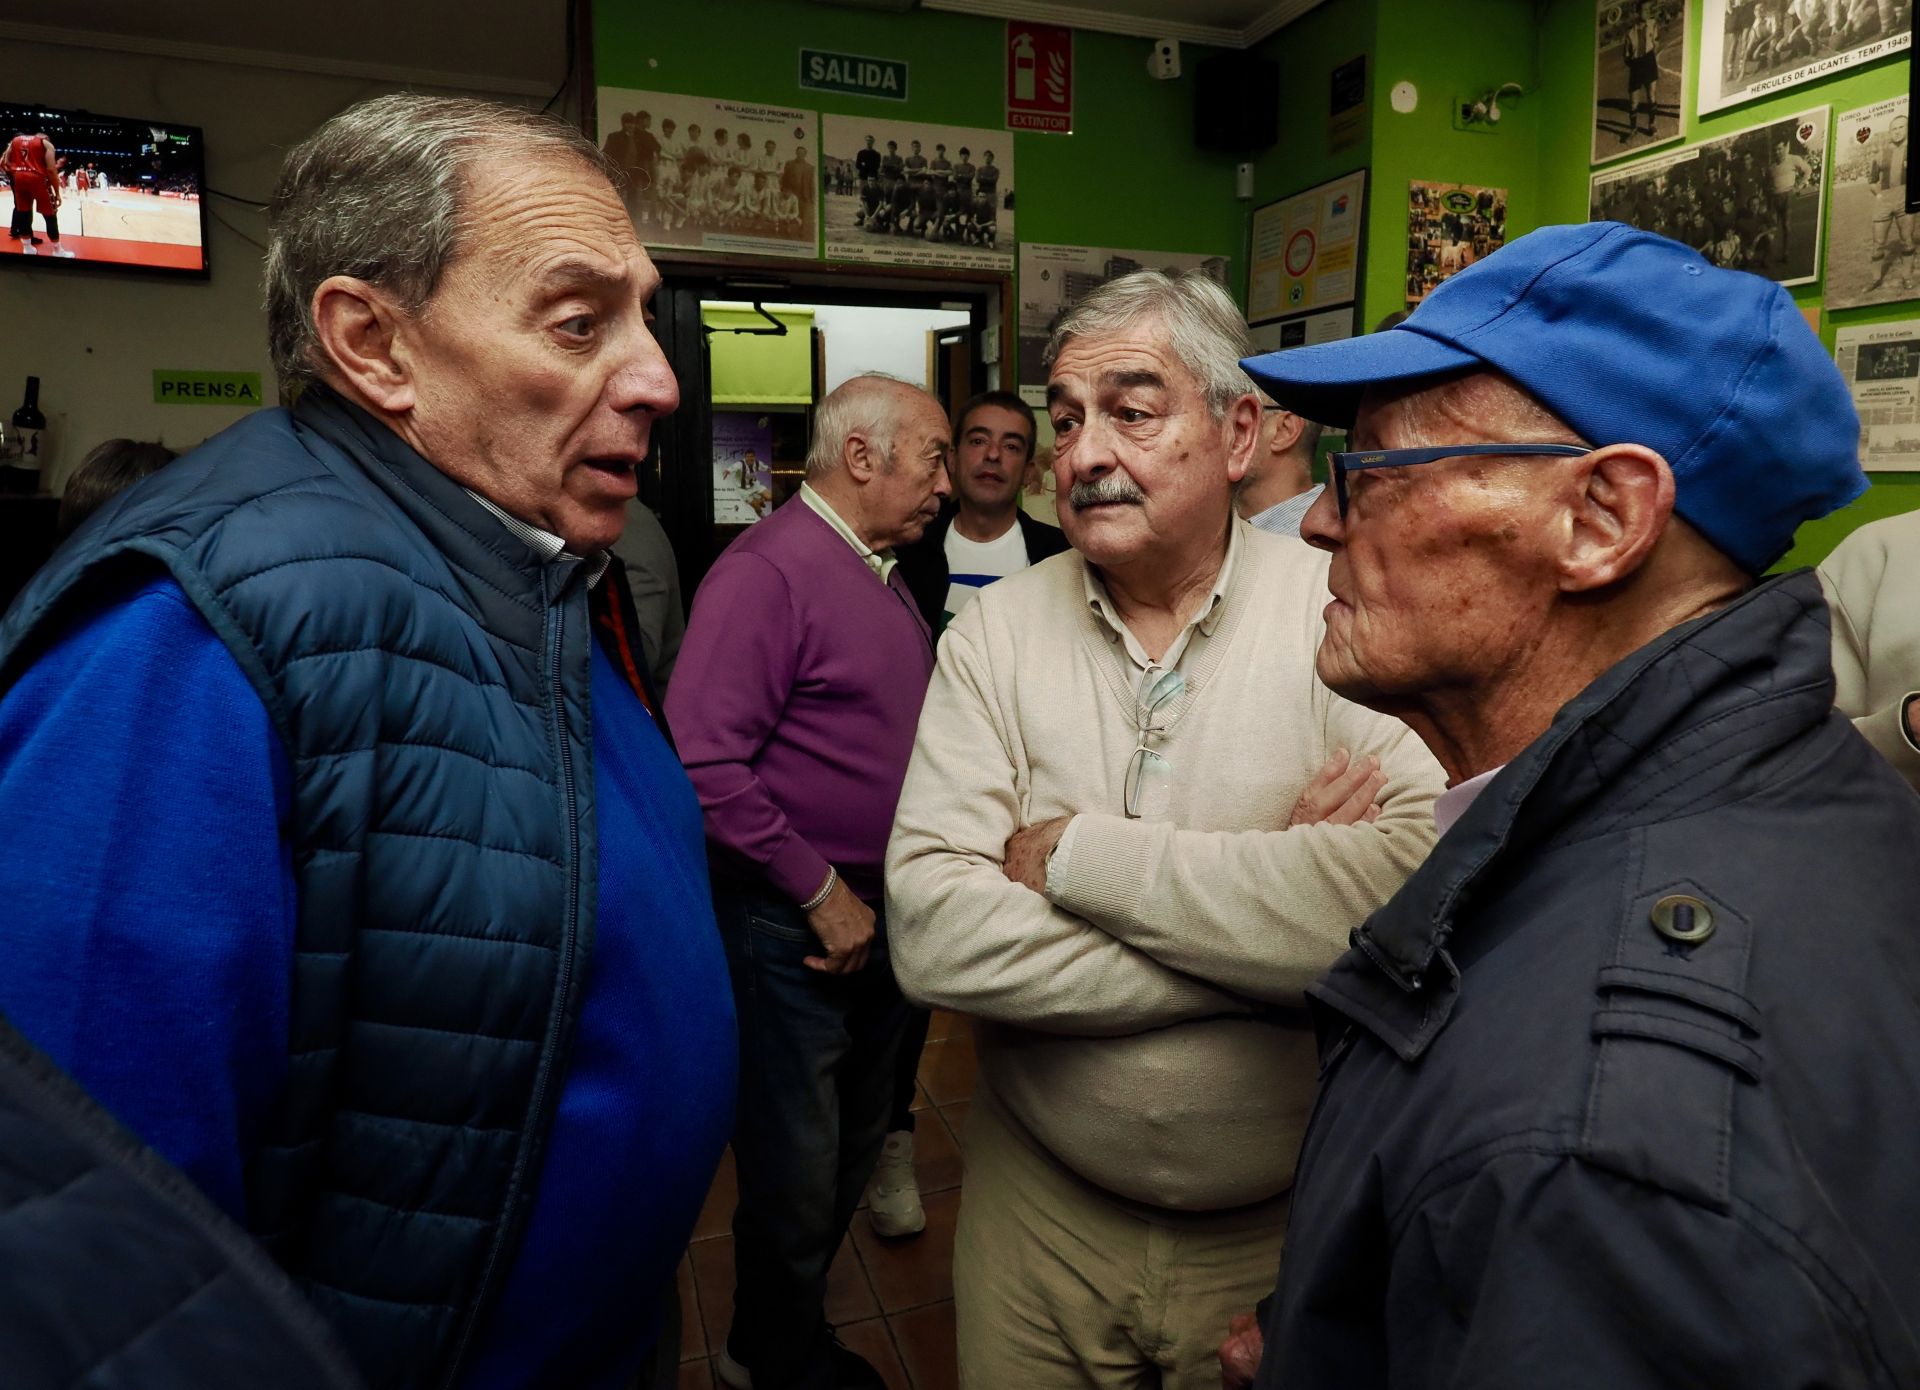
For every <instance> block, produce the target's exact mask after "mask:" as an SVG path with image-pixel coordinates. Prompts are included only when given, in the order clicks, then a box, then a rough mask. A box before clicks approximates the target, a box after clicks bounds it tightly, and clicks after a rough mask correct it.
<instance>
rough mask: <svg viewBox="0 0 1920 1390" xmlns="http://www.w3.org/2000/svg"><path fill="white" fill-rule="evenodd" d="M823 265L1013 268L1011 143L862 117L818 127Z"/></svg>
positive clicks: (958, 129) (954, 129)
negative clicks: (862, 263) (823, 221)
mask: <svg viewBox="0 0 1920 1390" xmlns="http://www.w3.org/2000/svg"><path fill="white" fill-rule="evenodd" d="M821 127H822V129H821V148H822V150H823V151H824V153H823V157H822V163H821V178H822V185H821V196H820V206H821V207H822V209H823V210H824V211H825V215H826V244H827V259H828V260H835V261H866V262H876V263H885V264H888V265H917V266H945V267H956V268H960V269H977V270H1011V269H1013V248H1014V244H1015V243H1014V234H1013V209H1014V190H1013V177H1014V176H1013V136H1012V135H1011V134H1009V133H1008V132H1006V131H1004V130H975V129H970V128H968V127H965V126H947V125H928V124H926V123H925V122H923V121H898V120H885V119H879V118H870V117H866V116H832V115H829V116H827V117H825V118H823V120H822V122H821Z"/></svg>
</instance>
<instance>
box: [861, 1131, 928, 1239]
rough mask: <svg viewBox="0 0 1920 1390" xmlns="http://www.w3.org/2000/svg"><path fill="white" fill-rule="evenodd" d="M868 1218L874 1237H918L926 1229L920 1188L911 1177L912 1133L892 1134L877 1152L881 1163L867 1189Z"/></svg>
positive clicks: (925, 1217)
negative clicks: (871, 1224) (870, 1220)
mask: <svg viewBox="0 0 1920 1390" xmlns="http://www.w3.org/2000/svg"><path fill="white" fill-rule="evenodd" d="M867 1214H868V1215H869V1216H871V1217H872V1218H873V1233H874V1234H875V1235H877V1236H917V1235H919V1234H920V1232H922V1231H924V1230H926V1229H927V1210H926V1208H925V1207H923V1206H921V1205H920V1185H919V1183H917V1182H916V1181H914V1177H913V1131H912V1130H910V1129H901V1130H895V1131H894V1132H893V1133H892V1134H889V1135H888V1136H887V1142H886V1143H885V1144H883V1145H882V1146H881V1148H880V1162H879V1164H878V1165H877V1166H876V1167H875V1168H874V1170H873V1182H872V1184H871V1185H870V1186H869V1187H868V1188H867Z"/></svg>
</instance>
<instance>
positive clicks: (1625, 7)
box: [1593, 0, 1688, 164]
mask: <svg viewBox="0 0 1920 1390" xmlns="http://www.w3.org/2000/svg"><path fill="white" fill-rule="evenodd" d="M1687 3H1688V0H1599V9H1598V12H1597V15H1596V18H1595V27H1594V46H1593V162H1594V163H1595V164H1603V163H1605V162H1606V161H1607V160H1610V159H1619V158H1620V157H1621V156H1623V155H1629V154H1638V153H1639V152H1640V151H1642V150H1649V149H1652V148H1654V147H1655V146H1656V145H1670V144H1672V143H1673V142H1674V141H1675V140H1678V139H1679V138H1680V100H1681V97H1682V96H1684V95H1685V93H1686V84H1687V58H1688V53H1687V49H1688V42H1687Z"/></svg>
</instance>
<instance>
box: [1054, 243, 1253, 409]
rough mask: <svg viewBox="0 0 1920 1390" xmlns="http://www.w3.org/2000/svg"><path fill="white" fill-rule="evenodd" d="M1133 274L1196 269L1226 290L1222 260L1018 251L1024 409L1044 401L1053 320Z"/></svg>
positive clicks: (1099, 249) (1082, 250) (1085, 250)
mask: <svg viewBox="0 0 1920 1390" xmlns="http://www.w3.org/2000/svg"><path fill="white" fill-rule="evenodd" d="M1136 270H1161V271H1165V272H1166V273H1167V274H1169V275H1177V274H1179V273H1180V272H1182V271H1187V270H1197V271H1199V272H1200V273H1201V274H1202V275H1204V276H1206V277H1207V278H1208V279H1209V280H1212V281H1213V282H1214V283H1215V284H1217V285H1219V286H1220V287H1221V288H1223V289H1224V288H1226V285H1227V258H1226V257H1225V256H1209V255H1207V254H1206V253H1205V252H1179V251H1116V250H1114V249H1113V248H1112V247H1107V246H1049V245H1047V244H1045V243H1023V244H1022V245H1021V247H1020V395H1021V397H1022V399H1024V400H1025V401H1026V402H1027V403H1028V404H1029V405H1042V404H1044V403H1045V401H1046V392H1047V369H1046V367H1045V366H1044V365H1043V360H1042V359H1043V358H1044V357H1045V356H1046V350H1047V335H1048V334H1049V333H1051V332H1052V331H1053V324H1054V320H1055V319H1057V318H1059V317H1060V315H1061V314H1062V313H1064V312H1066V311H1067V310H1068V309H1071V308H1072V307H1073V306H1074V305H1075V304H1078V303H1079V302H1080V301H1081V300H1082V299H1084V298H1085V297H1086V296H1087V294H1088V293H1089V292H1091V291H1093V290H1096V289H1098V288H1099V287H1100V286H1102V285H1104V284H1106V283H1107V281H1109V280H1113V279H1117V278H1118V277H1120V276H1122V275H1130V274H1132V273H1133V272H1134V271H1136Z"/></svg>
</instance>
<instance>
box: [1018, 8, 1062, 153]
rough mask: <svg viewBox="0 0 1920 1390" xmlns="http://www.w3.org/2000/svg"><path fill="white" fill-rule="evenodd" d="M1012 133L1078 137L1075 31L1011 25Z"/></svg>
mask: <svg viewBox="0 0 1920 1390" xmlns="http://www.w3.org/2000/svg"><path fill="white" fill-rule="evenodd" d="M1007 129H1008V130H1042V131H1046V132H1048V133H1050V134H1053V135H1071V134H1073V30H1071V29H1065V28H1062V27H1061V26H1060V25H1058V24H1032V23H1029V22H1028V21H1026V20H1024V19H1010V20H1008V21H1007Z"/></svg>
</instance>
